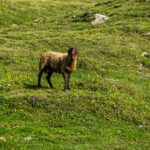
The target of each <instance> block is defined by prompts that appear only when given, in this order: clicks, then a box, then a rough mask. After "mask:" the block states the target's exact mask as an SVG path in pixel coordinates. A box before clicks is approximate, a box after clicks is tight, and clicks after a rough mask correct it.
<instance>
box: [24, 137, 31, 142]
mask: <svg viewBox="0 0 150 150" xmlns="http://www.w3.org/2000/svg"><path fill="white" fill-rule="evenodd" d="M24 140H25V141H30V140H32V138H31V137H30V136H29V137H25V138H24Z"/></svg>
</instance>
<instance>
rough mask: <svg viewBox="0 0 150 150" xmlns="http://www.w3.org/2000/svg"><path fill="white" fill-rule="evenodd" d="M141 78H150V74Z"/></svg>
mask: <svg viewBox="0 0 150 150" xmlns="http://www.w3.org/2000/svg"><path fill="white" fill-rule="evenodd" d="M141 78H150V74H145V75H143V76H141Z"/></svg>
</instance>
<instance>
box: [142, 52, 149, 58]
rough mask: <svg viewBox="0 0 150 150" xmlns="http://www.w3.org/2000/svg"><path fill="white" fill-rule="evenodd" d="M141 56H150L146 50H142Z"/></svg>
mask: <svg viewBox="0 0 150 150" xmlns="http://www.w3.org/2000/svg"><path fill="white" fill-rule="evenodd" d="M141 56H142V57H150V55H149V54H148V52H143V53H142V54H141Z"/></svg>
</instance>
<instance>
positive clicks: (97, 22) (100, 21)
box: [91, 14, 109, 25]
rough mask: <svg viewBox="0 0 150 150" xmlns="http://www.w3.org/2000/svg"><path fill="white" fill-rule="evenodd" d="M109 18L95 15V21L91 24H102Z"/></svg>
mask: <svg viewBox="0 0 150 150" xmlns="http://www.w3.org/2000/svg"><path fill="white" fill-rule="evenodd" d="M107 19H109V17H107V16H104V15H101V14H95V19H94V20H92V21H91V24H93V25H95V24H100V23H104V22H105V21H106V20H107Z"/></svg>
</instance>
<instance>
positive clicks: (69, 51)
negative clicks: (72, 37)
mask: <svg viewBox="0 0 150 150" xmlns="http://www.w3.org/2000/svg"><path fill="white" fill-rule="evenodd" d="M72 50H73V48H72V47H70V48H69V50H68V54H69V55H70V54H71V53H72Z"/></svg>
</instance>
